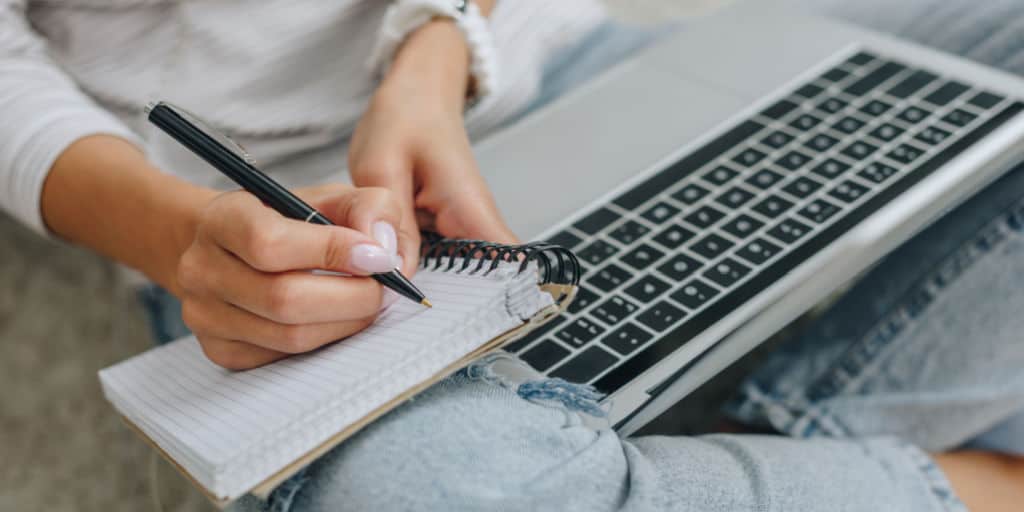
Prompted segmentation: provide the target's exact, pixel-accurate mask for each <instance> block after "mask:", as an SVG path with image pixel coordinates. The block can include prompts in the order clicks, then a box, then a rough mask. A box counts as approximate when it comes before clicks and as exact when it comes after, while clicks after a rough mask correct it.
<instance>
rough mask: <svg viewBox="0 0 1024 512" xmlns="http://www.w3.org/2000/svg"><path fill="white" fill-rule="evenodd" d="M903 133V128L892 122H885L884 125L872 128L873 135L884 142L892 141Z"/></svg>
mask: <svg viewBox="0 0 1024 512" xmlns="http://www.w3.org/2000/svg"><path fill="white" fill-rule="evenodd" d="M902 133H903V128H900V127H899V126H896V125H894V124H892V123H885V124H883V125H882V126H879V127H878V128H875V129H874V130H871V136H872V137H874V138H876V139H878V140H880V141H883V142H892V140H893V139H895V138H896V137H899V136H900V134H902Z"/></svg>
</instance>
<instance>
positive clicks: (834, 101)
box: [818, 98, 849, 114]
mask: <svg viewBox="0 0 1024 512" xmlns="http://www.w3.org/2000/svg"><path fill="white" fill-rule="evenodd" d="M847 105H849V103H847V102H845V101H843V100H841V99H839V98H828V99H826V100H825V101H822V102H821V103H818V110H821V111H823V112H828V113H829V114H835V113H838V112H839V111H841V110H843V109H844V108H846V106H847Z"/></svg>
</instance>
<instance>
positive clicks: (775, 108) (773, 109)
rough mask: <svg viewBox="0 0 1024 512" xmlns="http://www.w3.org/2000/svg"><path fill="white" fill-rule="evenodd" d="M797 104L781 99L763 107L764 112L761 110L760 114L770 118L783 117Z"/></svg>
mask: <svg viewBox="0 0 1024 512" xmlns="http://www.w3.org/2000/svg"><path fill="white" fill-rule="evenodd" d="M798 106H799V105H797V104H796V103H793V102H792V101H789V100H782V101H780V102H778V103H776V104H774V105H772V106H770V107H768V108H767V109H765V110H764V112H761V115H762V116H765V117H769V118H772V119H781V118H783V117H785V116H786V114H788V113H790V112H792V111H793V110H794V109H796V108H797V107H798Z"/></svg>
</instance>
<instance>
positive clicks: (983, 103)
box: [968, 91, 1005, 110]
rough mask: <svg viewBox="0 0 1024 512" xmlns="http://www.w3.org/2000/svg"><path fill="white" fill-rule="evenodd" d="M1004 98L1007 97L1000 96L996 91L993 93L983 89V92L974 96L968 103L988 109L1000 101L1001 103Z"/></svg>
mask: <svg viewBox="0 0 1024 512" xmlns="http://www.w3.org/2000/svg"><path fill="white" fill-rule="evenodd" d="M1004 99H1005V98H1003V97H1002V96H1000V95H998V94H994V93H991V92H984V91H983V92H979V93H978V94H976V95H975V96H974V97H973V98H971V99H970V100H968V103H970V104H971V105H974V106H975V107H978V108H983V109H985V110H988V109H990V108H992V107H994V106H996V105H998V104H999V103H1001V102H1002V101H1003V100H1004Z"/></svg>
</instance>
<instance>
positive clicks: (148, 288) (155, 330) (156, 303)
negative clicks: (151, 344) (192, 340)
mask: <svg viewBox="0 0 1024 512" xmlns="http://www.w3.org/2000/svg"><path fill="white" fill-rule="evenodd" d="M136 296H137V297H138V300H139V303H140V304H142V310H143V311H145V313H146V320H148V321H149V328H150V331H151V333H152V334H153V341H155V342H156V344H157V345H163V344H164V343H168V342H170V341H174V340H176V339H178V338H182V337H185V336H188V335H189V333H190V332H191V331H189V329H188V327H187V326H186V325H185V323H184V322H182V321H181V302H178V299H177V298H176V297H175V296H174V295H171V293H170V292H168V291H167V290H165V289H164V288H162V287H160V286H157V285H155V284H147V285H143V286H142V287H141V288H139V289H138V291H137V292H136Z"/></svg>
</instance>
